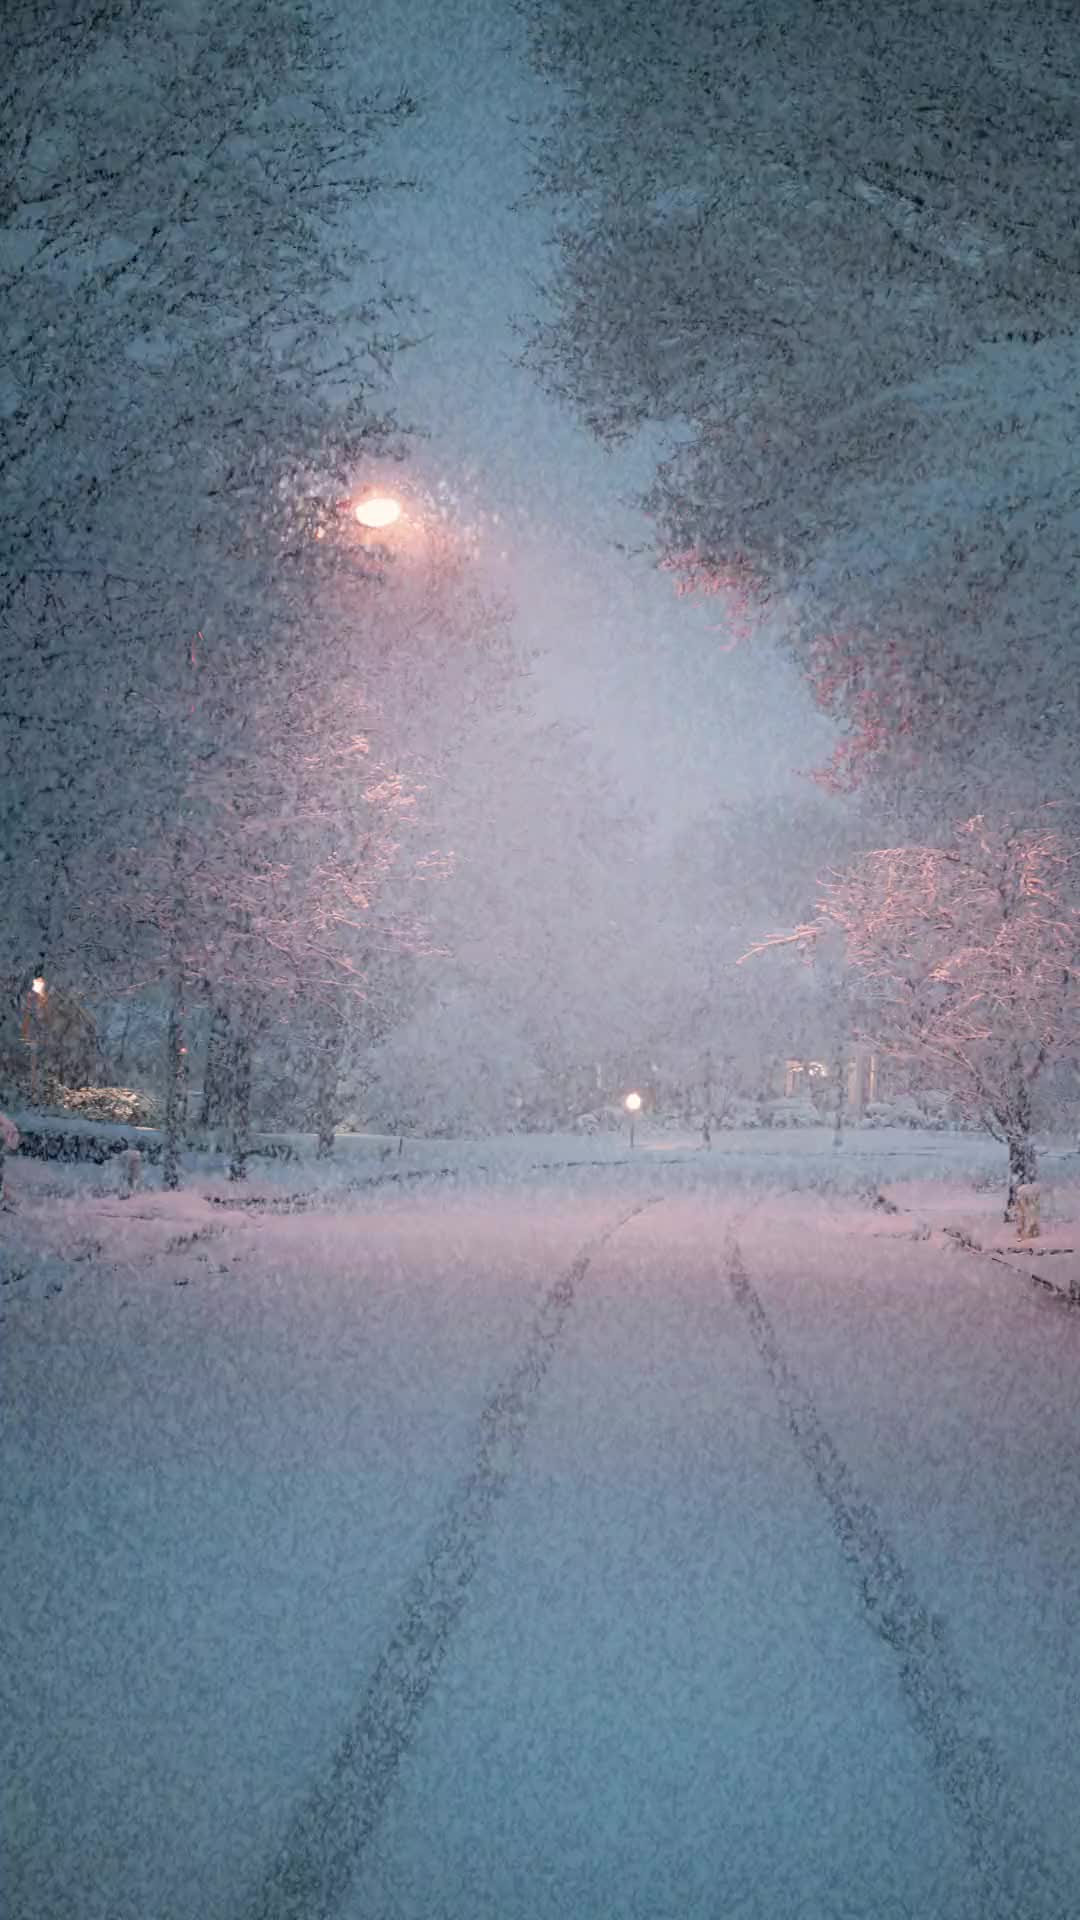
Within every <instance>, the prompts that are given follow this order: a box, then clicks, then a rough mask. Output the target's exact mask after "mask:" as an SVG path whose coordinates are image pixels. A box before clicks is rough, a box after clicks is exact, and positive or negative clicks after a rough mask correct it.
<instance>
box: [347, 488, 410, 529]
mask: <svg viewBox="0 0 1080 1920" xmlns="http://www.w3.org/2000/svg"><path fill="white" fill-rule="evenodd" d="M353 514H354V516H355V518H356V519H357V520H359V522H360V525H361V526H362V527H392V526H393V524H394V521H395V520H400V518H401V501H400V500H395V499H393V498H392V496H391V495H390V494H388V493H373V494H369V495H368V497H367V498H366V499H365V500H358V501H357V503H356V505H355V507H354V508H353Z"/></svg>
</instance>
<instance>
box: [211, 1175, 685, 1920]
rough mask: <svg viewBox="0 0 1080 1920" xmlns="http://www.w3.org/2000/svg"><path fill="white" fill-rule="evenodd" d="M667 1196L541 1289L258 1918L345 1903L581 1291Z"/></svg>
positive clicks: (288, 1917)
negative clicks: (634, 1225) (606, 1249)
mask: <svg viewBox="0 0 1080 1920" xmlns="http://www.w3.org/2000/svg"><path fill="white" fill-rule="evenodd" d="M662 1198H663V1196H662V1195H660V1194H657V1195H656V1196H655V1197H654V1198H652V1199H649V1200H644V1201H639V1202H638V1203H637V1205H636V1206H633V1207H630V1208H628V1210H627V1211H626V1212H625V1213H622V1214H620V1215H619V1217H618V1218H617V1219H616V1220H615V1221H613V1223H612V1224H611V1226H609V1227H606V1228H604V1230H603V1231H602V1232H601V1233H599V1234H597V1235H596V1236H595V1237H594V1238H593V1239H592V1240H590V1241H588V1242H587V1243H586V1245H585V1246H584V1247H583V1248H582V1249H581V1251H580V1252H579V1253H578V1254H577V1255H576V1257H575V1259H574V1260H573V1261H572V1262H571V1264H570V1266H569V1267H568V1268H567V1269H566V1271H565V1273H563V1274H562V1275H561V1276H560V1278H559V1279H558V1280H556V1281H555V1283H554V1284H553V1285H552V1286H551V1287H549V1289H548V1291H547V1293H546V1294H545V1295H544V1298H543V1300H542V1301H541V1304H540V1307H539V1309H538V1311H537V1313H536V1316H535V1318H534V1320H533V1323H532V1326H531V1328H530V1330H529V1333H528V1336H527V1338H526V1341H525V1346H524V1348H523V1350H522V1353H521V1357H520V1359H519V1360H518V1361H517V1363H516V1365H515V1366H514V1367H513V1369H512V1370H511V1372H510V1373H509V1374H508V1375H507V1377H506V1379H505V1380H503V1382H502V1383H501V1385H499V1386H498V1387H496V1389H495V1391H494V1392H493V1393H492V1394H491V1395H490V1397H489V1399H488V1400H487V1402H486V1403H485V1405H484V1408H483V1410H482V1412H481V1415H480V1420H479V1426H478V1432H477V1439H476V1445H475V1450H474V1456H473V1464H472V1467H471V1468H470V1470H469V1473H468V1474H467V1476H466V1478H465V1480H464V1481H463V1482H462V1484H461V1486H460V1487H459V1488H458V1491H457V1493H456V1494H455V1495H454V1497H453V1499H452V1500H451V1503H450V1505H449V1508H448V1509H447V1512H446V1513H445V1514H444V1516H443V1519H442V1520H441V1522H440V1523H439V1524H438V1526H437V1527H436V1529H435V1532H434V1534H433V1536H432V1539H431V1544H430V1546H429V1549H428V1552H427V1555H426V1557H425V1559H424V1562H423V1565H422V1566H421V1567H420V1569H419V1571H418V1572H417V1573H416V1574H414V1575H413V1577H412V1579H411V1580H410V1582H409V1585H408V1586H407V1588H406V1590H405V1596H404V1600H403V1603H402V1607H401V1612H400V1615H399V1618H398V1622H397V1625H396V1626H395V1628H394V1630H393V1632H392V1633H391V1635H390V1638H389V1641H388V1642H387V1645H386V1647H385V1648H384V1650H383V1653H382V1655H381V1657H380V1659H379V1661H378V1664H377V1665H376V1667H375V1671H374V1673H373V1674H372V1677H371V1680H370V1682H369V1684H368V1688H367V1691H366V1693H365V1694H364V1698H363V1700H362V1702H361V1704H360V1707H359V1709H358V1711H357V1713H356V1715H355V1716H354V1718H353V1720H352V1722H351V1724H350V1726H349V1727H348V1729H347V1731H346V1734H345V1737H344V1739H343V1740H342V1742H341V1744H340V1745H339V1747H338V1749H337V1752H336V1754H335V1755H334V1759H333V1761H332V1764H331V1766H330V1768H329V1770H328V1772H327V1775H326V1778H325V1779H324V1780H323V1781H321V1782H320V1783H319V1785H318V1786H317V1787H316V1788H315V1790H314V1791H313V1792H312V1793H311V1795H310V1797H309V1798H308V1800H307V1802H306V1803H305V1804H304V1806H303V1807H302V1808H301V1810H300V1812H299V1814H298V1815H297V1817H296V1819H295V1820H294V1822H293V1826H292V1829H291V1831H290V1833H289V1835H288V1838H287V1839H286V1841H285V1843H284V1845H283V1847H282V1848H281V1850H280V1852H279V1854H278V1857H277V1859H276V1861H275V1863H274V1865H273V1867H272V1869H271V1871H270V1873H269V1875H268V1876H267V1878H266V1880H265V1881H264V1882H263V1884H262V1886H261V1887H260V1888H259V1890H258V1892H257V1894H256V1896H255V1898H254V1900H253V1901H252V1902H250V1903H249V1904H248V1906H247V1908H246V1914H247V1915H248V1917H249V1920H331V1916H332V1915H334V1914H335V1913H337V1912H339V1911H340V1908H341V1906H342V1903H343V1902H344V1900H345V1899H346V1898H347V1897H348V1894H349V1890H350V1888H351V1886H352V1884H353V1881H354V1879H355V1877H356V1873H357V1869H358V1867H359V1865H360V1863H361V1860H362V1857H363V1854H364V1850H365V1848H366V1847H367V1845H368V1842H369V1841H370V1839H371V1837H372V1835H373V1833H374V1832H375V1829H376V1827H377V1825H378V1821H379V1817H380V1815H381V1813H382V1809H383V1807H384V1805H385V1803H386V1800H387V1798H388V1797H389V1794H390V1792H391V1791H392V1789H393V1786H394V1783H395V1781H396V1779H397V1773H398V1766H399V1764H400V1761H401V1759H402V1756H403V1755H404V1754H405V1752H406V1750H407V1749H408V1747H409V1746H410V1745H411V1743H412V1741H413V1738H414V1736H415V1734H416V1731H417V1728H418V1725H419V1722H420V1718H421V1715H422V1713H423V1710H424V1706H425V1703H426V1701H427V1697H428V1695H429V1693H430V1691H431V1688H432V1685H433V1683H434V1681H435V1679H436V1678H437V1676H438V1673H439V1671H440V1668H441V1667H442V1664H443V1661H444V1659H445V1658H446V1654H447V1651H448V1649H449V1646H450V1642H451V1637H452V1635H453V1631H454V1628H455V1626H456V1624H457V1621H458V1618H459V1616H460V1614H461V1612H462V1610H463V1608H464V1605H465V1601H466V1599H467V1598H468V1593H469V1588H470V1585H471V1583H472V1580H473V1576H474V1575H475V1573H476V1569H477V1566H478V1564H479V1560H480V1551H481V1547H482V1545H483V1541H484V1537H485V1535H486V1533H487V1529H488V1527H489V1525H490V1523H491V1519H492V1515H493V1512H494V1509H495V1507H496V1505H497V1503H498V1501H499V1499H500V1498H501V1496H502V1494H503V1493H504V1492H505V1490H506V1486H507V1483H508V1481H509V1479H510V1475H511V1472H512V1470H513V1467H514V1463H515V1461H516V1458H517V1455H518V1454H519V1452H520V1450H521V1445H522V1442H523V1440H524V1437H525V1433H526V1431H527V1428H528V1423H529V1417H530V1414H531V1413H532V1409H533V1405H534V1403H535V1401H536V1398H537V1396H538V1394H539V1392H540V1388H541V1386H542V1385H543V1382H544V1378H545V1375H546V1374H547V1372H548V1369H549V1367H550V1366H551V1362H552V1359H553V1358H554V1355H555V1351H556V1348H557V1346H558V1343H559V1339H560V1337H561V1335H562V1331H563V1327H564V1325H565V1323H566V1319H567V1316H568V1315H569V1313H570V1309H571V1307H572V1306H573V1304H574V1297H575V1292H576V1289H577V1287H578V1286H579V1285H580V1282H581V1281H582V1279H583V1278H584V1276H585V1273H586V1272H587V1270H588V1268H589V1265H590V1263H591V1261H592V1260H593V1258H594V1256H595V1255H596V1254H597V1253H598V1252H599V1250H600V1248H601V1247H603V1246H604V1245H606V1243H607V1242H608V1241H609V1240H611V1239H612V1238H613V1236H614V1235H615V1234H616V1233H618V1231H619V1229H620V1228H621V1227H624V1226H625V1225H626V1224H627V1222H628V1221H630V1220H633V1219H634V1218H635V1217H636V1216H637V1215H638V1214H640V1213H644V1212H645V1211H646V1209H647V1208H648V1207H653V1206H656V1205H658V1203H659V1202H660V1200H661V1199H662Z"/></svg>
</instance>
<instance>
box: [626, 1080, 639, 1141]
mask: <svg viewBox="0 0 1080 1920" xmlns="http://www.w3.org/2000/svg"><path fill="white" fill-rule="evenodd" d="M623 1105H624V1107H625V1108H626V1111H627V1113H628V1114H629V1115H630V1145H631V1146H633V1144H634V1121H635V1120H636V1119H637V1116H638V1114H639V1113H640V1112H641V1095H640V1093H628V1094H627V1096H626V1099H625V1100H624V1101H623Z"/></svg>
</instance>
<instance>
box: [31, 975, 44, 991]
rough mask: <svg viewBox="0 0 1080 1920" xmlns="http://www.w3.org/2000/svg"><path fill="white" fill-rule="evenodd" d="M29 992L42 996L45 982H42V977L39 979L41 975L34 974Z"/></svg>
mask: <svg viewBox="0 0 1080 1920" xmlns="http://www.w3.org/2000/svg"><path fill="white" fill-rule="evenodd" d="M30 991H31V993H36V994H38V995H39V996H40V995H41V994H43V993H44V991H45V982H44V980H43V979H42V977H41V975H40V973H38V974H35V976H34V978H33V980H32V981H31V983H30Z"/></svg>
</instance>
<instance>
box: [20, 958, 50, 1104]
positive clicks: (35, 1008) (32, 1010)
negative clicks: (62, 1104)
mask: <svg viewBox="0 0 1080 1920" xmlns="http://www.w3.org/2000/svg"><path fill="white" fill-rule="evenodd" d="M44 1006H45V975H44V974H43V973H35V975H34V977H33V979H32V980H31V982H30V991H29V993H28V994H27V996H26V1008H25V1011H24V1013H23V1027H22V1031H23V1039H24V1040H25V1041H26V1043H27V1045H28V1047H29V1048H30V1099H31V1101H34V1100H36V1099H37V1096H38V1045H39V1041H40V1028H39V1025H38V1023H39V1021H40V1019H41V1015H42V1012H43V1010H44Z"/></svg>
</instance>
